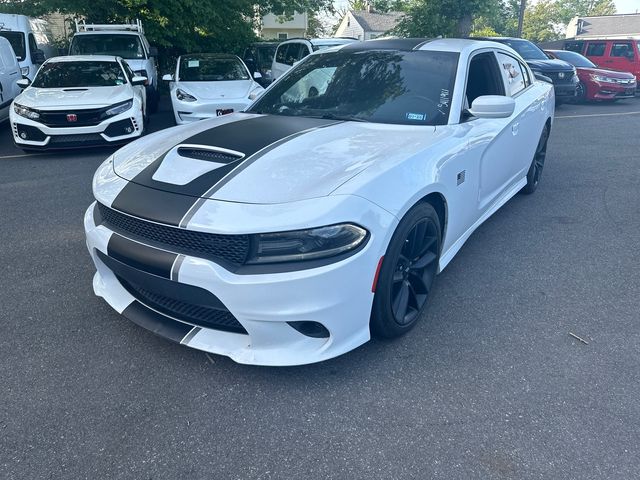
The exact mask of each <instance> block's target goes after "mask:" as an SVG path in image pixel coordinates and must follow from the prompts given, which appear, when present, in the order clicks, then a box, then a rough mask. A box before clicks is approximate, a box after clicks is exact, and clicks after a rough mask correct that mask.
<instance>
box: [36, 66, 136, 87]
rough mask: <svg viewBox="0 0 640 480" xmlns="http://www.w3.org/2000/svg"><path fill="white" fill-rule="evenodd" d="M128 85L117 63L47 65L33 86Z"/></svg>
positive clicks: (42, 68)
mask: <svg viewBox="0 0 640 480" xmlns="http://www.w3.org/2000/svg"><path fill="white" fill-rule="evenodd" d="M125 83H127V81H126V78H125V75H124V72H123V71H122V68H120V65H119V64H118V63H116V62H51V63H45V64H44V65H43V66H42V67H41V68H40V70H38V74H37V75H36V78H34V80H33V83H32V86H34V87H38V88H73V87H114V86H116V85H123V84H125Z"/></svg>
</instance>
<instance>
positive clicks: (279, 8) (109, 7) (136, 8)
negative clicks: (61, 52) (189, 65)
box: [0, 0, 333, 53]
mask: <svg viewBox="0 0 640 480" xmlns="http://www.w3.org/2000/svg"><path fill="white" fill-rule="evenodd" d="M0 8H1V9H2V11H4V12H8V13H22V14H26V15H30V16H41V15H44V14H47V13H51V12H56V11H59V12H61V13H64V14H70V15H77V16H79V17H83V18H86V20H87V21H88V22H96V23H111V22H124V21H126V20H127V19H135V18H139V19H141V20H142V21H143V25H144V28H145V34H146V36H147V38H148V39H149V41H150V42H151V43H153V44H155V45H158V46H162V47H164V48H165V49H166V50H171V51H174V52H176V53H179V52H183V51H195V50H202V51H204V50H209V51H239V50H240V49H241V48H242V46H244V45H246V43H248V42H250V41H251V40H253V39H254V38H255V33H254V30H253V29H254V27H255V26H256V22H257V21H258V20H259V18H260V16H261V15H263V14H265V13H267V12H270V11H272V12H274V13H277V14H279V15H285V16H290V15H292V14H293V13H294V12H296V11H307V12H309V13H311V14H315V13H317V12H319V11H321V10H323V9H329V10H330V9H332V8H333V3H332V0H23V1H16V0H0Z"/></svg>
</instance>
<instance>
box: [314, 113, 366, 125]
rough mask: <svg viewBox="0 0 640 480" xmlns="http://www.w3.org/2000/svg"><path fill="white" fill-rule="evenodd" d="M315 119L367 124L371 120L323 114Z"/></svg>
mask: <svg viewBox="0 0 640 480" xmlns="http://www.w3.org/2000/svg"><path fill="white" fill-rule="evenodd" d="M310 116H311V115H310ZM313 117H314V118H324V119H325V120H344V121H346V122H365V123H369V120H365V119H364V118H360V117H354V116H351V115H336V114H335V113H323V114H322V115H313Z"/></svg>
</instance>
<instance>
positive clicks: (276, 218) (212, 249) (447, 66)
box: [84, 39, 554, 365]
mask: <svg viewBox="0 0 640 480" xmlns="http://www.w3.org/2000/svg"><path fill="white" fill-rule="evenodd" d="M320 73H322V75H320ZM321 76H322V77H327V76H328V80H327V81H323V83H321V84H320V83H318V87H316V88H315V90H313V91H311V92H310V91H308V90H306V87H305V89H300V88H298V85H299V84H300V83H301V82H303V83H305V86H306V84H307V79H308V78H309V77H317V78H320V77H321ZM292 90H293V91H295V92H302V93H296V94H295V95H291V94H290V92H291V91H292ZM553 114H554V93H553V86H552V85H551V84H550V83H546V82H542V81H536V80H535V77H534V75H533V73H532V72H531V69H530V68H529V67H528V66H527V64H526V62H525V61H524V60H523V59H522V57H520V56H519V55H518V54H517V53H516V52H515V51H514V50H512V49H511V48H509V47H508V46H506V45H502V44H499V43H495V42H484V41H476V40H472V39H468V40H461V39H436V40H423V39H382V40H372V41H368V42H359V43H357V44H356V43H354V44H351V45H345V46H343V47H340V48H339V49H331V50H327V51H325V52H316V53H314V54H313V55H311V56H310V57H309V58H308V59H307V60H305V61H304V62H302V63H300V64H299V65H297V66H296V67H294V68H293V70H291V72H289V73H288V74H287V75H286V76H284V77H283V78H282V79H280V80H278V81H277V82H276V83H274V84H273V85H271V86H270V87H269V88H268V89H267V91H266V92H265V93H264V94H263V95H262V96H261V97H260V98H259V99H258V100H257V101H256V102H255V103H253V104H252V105H251V107H250V108H248V109H247V110H246V111H245V112H242V113H234V114H232V115H225V116H223V117H220V118H214V119H211V120H206V121H203V122H200V123H198V124H194V125H190V126H189V127H178V128H174V129H171V130H168V131H165V132H158V133H155V134H153V135H150V136H148V137H146V138H144V139H142V140H140V141H139V142H135V143H134V144H132V145H129V146H126V147H124V148H123V149H121V150H119V151H118V152H116V153H115V154H114V155H112V156H111V157H109V158H108V159H107V160H106V161H105V162H104V163H103V164H102V166H100V167H99V168H98V171H97V172H96V174H95V176H94V182H93V193H94V195H95V198H96V202H95V203H93V204H92V205H91V206H90V207H89V209H88V210H87V212H86V215H85V219H84V225H85V231H86V235H87V247H88V249H89V252H90V254H91V257H92V259H93V261H94V263H95V266H96V269H97V273H96V274H95V276H94V279H93V288H94V291H95V293H96V294H97V295H99V296H101V297H103V298H104V299H105V300H106V301H107V302H108V303H109V304H110V305H111V306H112V307H113V308H114V309H115V310H116V311H117V312H119V313H122V314H123V315H124V316H125V317H127V318H129V319H130V320H132V321H133V322H135V323H137V324H138V325H141V326H143V327H145V328H147V329H149V330H151V331H152V332H154V333H156V334H158V335H161V336H164V337H166V338H168V339H171V340H174V341H176V342H178V343H180V344H182V345H186V346H189V347H193V348H197V349H200V350H204V351H207V352H212V353H218V354H222V355H228V356H229V357H231V358H232V359H234V360H236V361H238V362H242V363H250V364H259V365H297V364H303V363H311V362H317V361H321V360H325V359H327V358H331V357H335V356H337V355H340V354H342V353H345V352H347V351H349V350H352V349H354V348H356V347H358V346H359V345H361V344H363V343H365V342H366V341H367V340H369V338H370V337H371V335H377V336H379V337H396V336H399V335H402V334H404V333H406V332H408V331H409V330H411V328H412V327H414V326H415V325H416V323H417V322H418V321H419V319H420V318H421V317H423V314H424V313H425V309H426V306H427V305H428V300H429V298H430V297H431V296H432V295H433V293H434V290H433V286H434V285H433V282H434V280H435V278H436V274H437V273H439V272H440V271H442V270H443V269H444V268H445V267H446V266H447V264H448V263H449V262H450V261H451V260H452V259H453V257H454V255H455V254H456V253H457V252H458V251H459V250H460V248H461V247H462V245H463V244H464V242H465V241H466V240H467V238H469V236H470V235H471V234H472V233H473V231H474V230H475V229H476V228H478V226H480V225H481V224H482V223H483V222H484V221H485V220H487V219H488V218H489V217H490V216H491V215H492V214H493V213H494V212H496V211H497V210H498V209H499V208H500V207H501V206H502V205H504V204H505V203H506V202H507V201H508V200H509V199H510V198H511V197H513V196H514V195H515V194H516V193H518V192H519V191H522V192H523V193H533V192H534V191H535V190H536V188H537V187H538V184H539V181H540V175H541V173H542V171H543V168H544V164H545V158H546V149H547V140H548V138H549V133H550V132H551V129H552V123H553ZM519 206H521V205H515V206H513V208H514V209H517V208H519ZM516 228H517V227H516ZM492 274H493V275H500V272H499V269H496V271H495V272H493V273H488V274H487V281H488V282H490V281H491V275H492ZM524 275H526V273H525V274H524ZM422 333H424V330H423V332H422Z"/></svg>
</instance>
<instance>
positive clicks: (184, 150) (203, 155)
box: [178, 147, 242, 163]
mask: <svg viewBox="0 0 640 480" xmlns="http://www.w3.org/2000/svg"><path fill="white" fill-rule="evenodd" d="M178 155H180V156H181V157H186V158H195V159H197V160H206V161H208V162H216V163H231V162H235V161H236V160H239V159H240V158H242V156H241V155H233V154H230V153H226V152H220V151H217V150H209V149H206V148H196V147H179V148H178Z"/></svg>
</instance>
